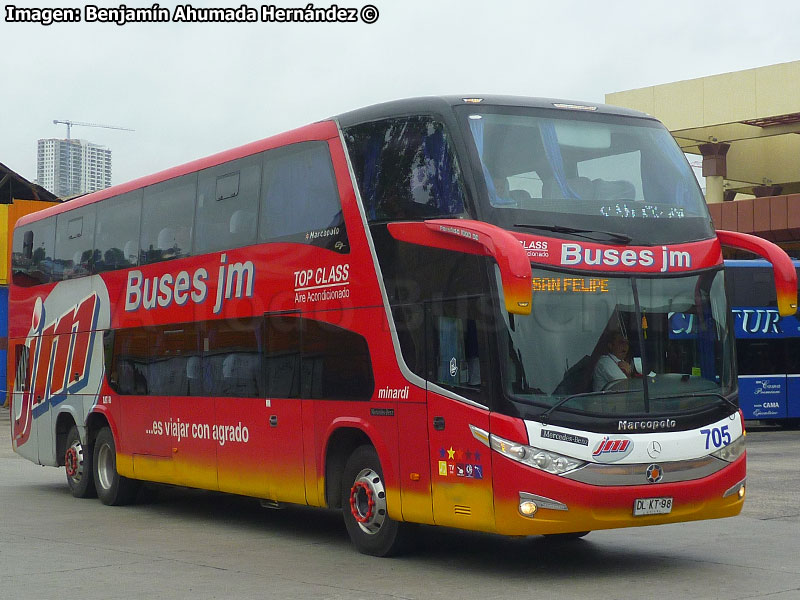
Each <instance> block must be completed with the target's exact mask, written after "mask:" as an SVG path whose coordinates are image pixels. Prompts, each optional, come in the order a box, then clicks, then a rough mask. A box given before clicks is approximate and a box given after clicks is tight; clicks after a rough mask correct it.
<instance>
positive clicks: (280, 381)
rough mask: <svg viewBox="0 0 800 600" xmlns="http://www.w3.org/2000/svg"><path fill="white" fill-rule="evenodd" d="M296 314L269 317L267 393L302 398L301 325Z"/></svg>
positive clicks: (268, 394) (267, 321)
mask: <svg viewBox="0 0 800 600" xmlns="http://www.w3.org/2000/svg"><path fill="white" fill-rule="evenodd" d="M301 323H302V320H301V319H300V318H299V317H297V316H290V315H277V316H270V317H267V318H266V323H265V329H266V348H265V352H266V358H265V365H266V378H267V396H269V397H272V398H299V397H300V336H301V333H300V326H301Z"/></svg>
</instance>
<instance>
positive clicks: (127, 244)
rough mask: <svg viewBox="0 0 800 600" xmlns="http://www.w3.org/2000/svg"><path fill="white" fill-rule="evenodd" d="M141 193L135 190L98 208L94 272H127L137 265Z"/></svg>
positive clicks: (111, 199) (110, 199) (100, 203)
mask: <svg viewBox="0 0 800 600" xmlns="http://www.w3.org/2000/svg"><path fill="white" fill-rule="evenodd" d="M141 219H142V190H136V191H133V192H129V193H127V194H122V195H121V196H116V197H114V198H108V199H107V200H103V201H102V202H99V203H98V205H97V226H96V229H95V240H94V248H95V250H94V265H93V267H94V272H95V273H101V272H103V271H111V270H114V269H127V268H128V267H135V266H136V265H138V264H139V222H140V221H141Z"/></svg>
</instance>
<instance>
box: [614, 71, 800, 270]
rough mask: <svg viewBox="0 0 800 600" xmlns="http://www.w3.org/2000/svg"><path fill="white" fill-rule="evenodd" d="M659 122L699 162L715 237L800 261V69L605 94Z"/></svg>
mask: <svg viewBox="0 0 800 600" xmlns="http://www.w3.org/2000/svg"><path fill="white" fill-rule="evenodd" d="M605 99H606V103H607V104H614V105H617V106H624V107H627V108H633V109H636V110H640V111H642V112H646V113H648V114H651V115H653V116H654V117H656V118H657V119H659V120H660V121H661V122H663V123H664V124H665V125H666V126H667V128H668V129H669V130H670V132H671V133H672V135H673V137H674V138H675V139H676V140H677V141H678V143H679V144H680V146H681V148H683V151H684V152H686V153H688V154H696V155H698V157H702V169H703V176H704V177H705V180H706V202H708V205H709V210H710V212H711V217H712V218H713V220H714V225H715V226H716V227H717V228H718V229H726V230H732V231H741V232H743V233H751V234H754V235H758V236H760V237H764V238H766V239H769V240H771V241H773V242H776V243H778V245H780V246H782V247H783V248H784V249H785V250H786V251H787V252H788V253H789V254H790V255H791V256H793V257H794V258H800V61H795V62H788V63H782V64H777V65H771V66H766V67H759V68H756V69H748V70H745V71H737V72H734V73H725V74H722V75H712V76H708V77H701V78H699V79H690V80H687V81H679V82H675V83H666V84H662V85H655V86H651V87H646V88H640V89H635V90H627V91H622V92H614V93H610V94H606V98H605Z"/></svg>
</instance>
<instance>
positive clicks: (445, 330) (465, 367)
mask: <svg viewBox="0 0 800 600" xmlns="http://www.w3.org/2000/svg"><path fill="white" fill-rule="evenodd" d="M481 306H482V305H481V300H480V298H461V299H459V300H447V301H442V302H432V303H430V304H428V305H427V306H426V309H427V314H426V322H427V329H428V332H429V333H428V335H427V339H428V344H429V346H430V347H429V350H428V356H429V365H428V380H429V381H433V382H434V383H437V384H439V385H441V386H444V387H449V388H455V390H456V391H457V392H458V393H459V394H462V395H465V396H467V397H469V398H473V399H475V400H478V401H481V400H482V397H481V396H482V394H481V383H482V375H481V373H486V372H487V369H488V363H487V357H486V356H485V353H482V352H481V348H482V346H483V344H482V343H481V341H480V340H481V333H480V322H481V319H480V316H481V312H482V311H481Z"/></svg>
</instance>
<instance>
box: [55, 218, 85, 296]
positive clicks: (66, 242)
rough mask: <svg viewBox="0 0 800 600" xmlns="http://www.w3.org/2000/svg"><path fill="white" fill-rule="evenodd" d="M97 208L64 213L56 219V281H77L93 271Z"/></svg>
mask: <svg viewBox="0 0 800 600" xmlns="http://www.w3.org/2000/svg"><path fill="white" fill-rule="evenodd" d="M94 215H95V207H94V206H93V205H92V206H87V207H84V208H78V209H76V210H71V211H69V212H65V213H61V214H60V215H58V217H57V218H56V250H55V259H56V260H55V269H54V273H53V278H54V279H56V280H58V279H74V278H76V277H83V276H84V275H89V274H90V273H91V272H92V262H93V252H94Z"/></svg>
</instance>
